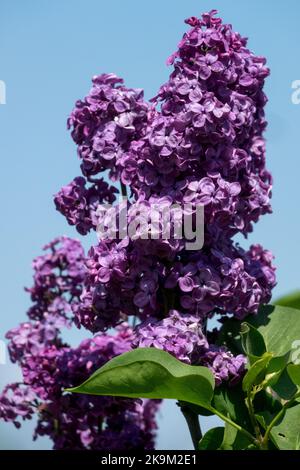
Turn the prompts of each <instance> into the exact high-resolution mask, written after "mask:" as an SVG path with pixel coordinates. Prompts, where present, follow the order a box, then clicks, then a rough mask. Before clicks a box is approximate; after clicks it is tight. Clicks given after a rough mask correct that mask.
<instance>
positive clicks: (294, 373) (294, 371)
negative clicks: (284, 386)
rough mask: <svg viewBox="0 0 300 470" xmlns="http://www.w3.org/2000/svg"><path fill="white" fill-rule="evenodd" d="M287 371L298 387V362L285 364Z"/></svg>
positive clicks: (299, 384)
mask: <svg viewBox="0 0 300 470" xmlns="http://www.w3.org/2000/svg"><path fill="white" fill-rule="evenodd" d="M287 372H288V374H289V376H290V378H291V379H292V381H293V383H294V384H295V385H297V387H300V365H299V364H289V365H288V366H287Z"/></svg>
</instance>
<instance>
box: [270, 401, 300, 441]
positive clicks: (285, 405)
mask: <svg viewBox="0 0 300 470" xmlns="http://www.w3.org/2000/svg"><path fill="white" fill-rule="evenodd" d="M299 397H300V392H297V393H296V394H295V395H294V396H293V398H291V399H290V400H289V401H288V402H286V403H285V404H284V405H283V407H282V408H281V410H280V411H279V412H278V413H277V415H276V416H274V418H273V419H272V421H271V422H270V424H269V426H268V427H267V429H266V433H265V435H264V437H263V440H262V446H263V447H264V448H266V447H267V445H268V440H269V437H270V434H271V431H272V429H273V427H274V426H275V424H276V423H277V422H278V421H279V420H280V418H283V416H284V415H285V412H286V410H287V409H288V408H289V407H290V406H291V405H292V404H293V403H294V401H295V400H296V399H297V398H299Z"/></svg>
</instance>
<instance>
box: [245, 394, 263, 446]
mask: <svg viewBox="0 0 300 470" xmlns="http://www.w3.org/2000/svg"><path fill="white" fill-rule="evenodd" d="M246 403H247V408H248V411H249V416H250V421H251V424H252V426H253V429H254V432H255V436H256V438H257V439H258V441H259V442H260V441H261V432H260V427H259V426H258V424H257V421H256V418H255V412H254V408H253V403H252V397H251V395H250V394H249V393H248V395H247V399H246Z"/></svg>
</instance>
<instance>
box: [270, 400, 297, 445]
mask: <svg viewBox="0 0 300 470" xmlns="http://www.w3.org/2000/svg"><path fill="white" fill-rule="evenodd" d="M271 438H272V440H273V441H274V442H275V443H276V445H277V446H278V447H279V449H281V450H300V405H299V404H297V405H295V406H293V407H291V408H288V409H287V410H286V413H285V415H284V417H283V419H282V420H281V421H280V422H279V423H277V424H276V425H275V426H274V427H273V429H272V431H271Z"/></svg>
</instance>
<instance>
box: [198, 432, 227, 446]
mask: <svg viewBox="0 0 300 470" xmlns="http://www.w3.org/2000/svg"><path fill="white" fill-rule="evenodd" d="M223 437H224V428H222V427H218V428H212V429H210V430H209V431H207V432H206V433H205V434H204V436H203V437H202V439H201V441H200V442H199V447H198V449H199V450H218V449H219V448H220V447H221V445H222V442H223Z"/></svg>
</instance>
